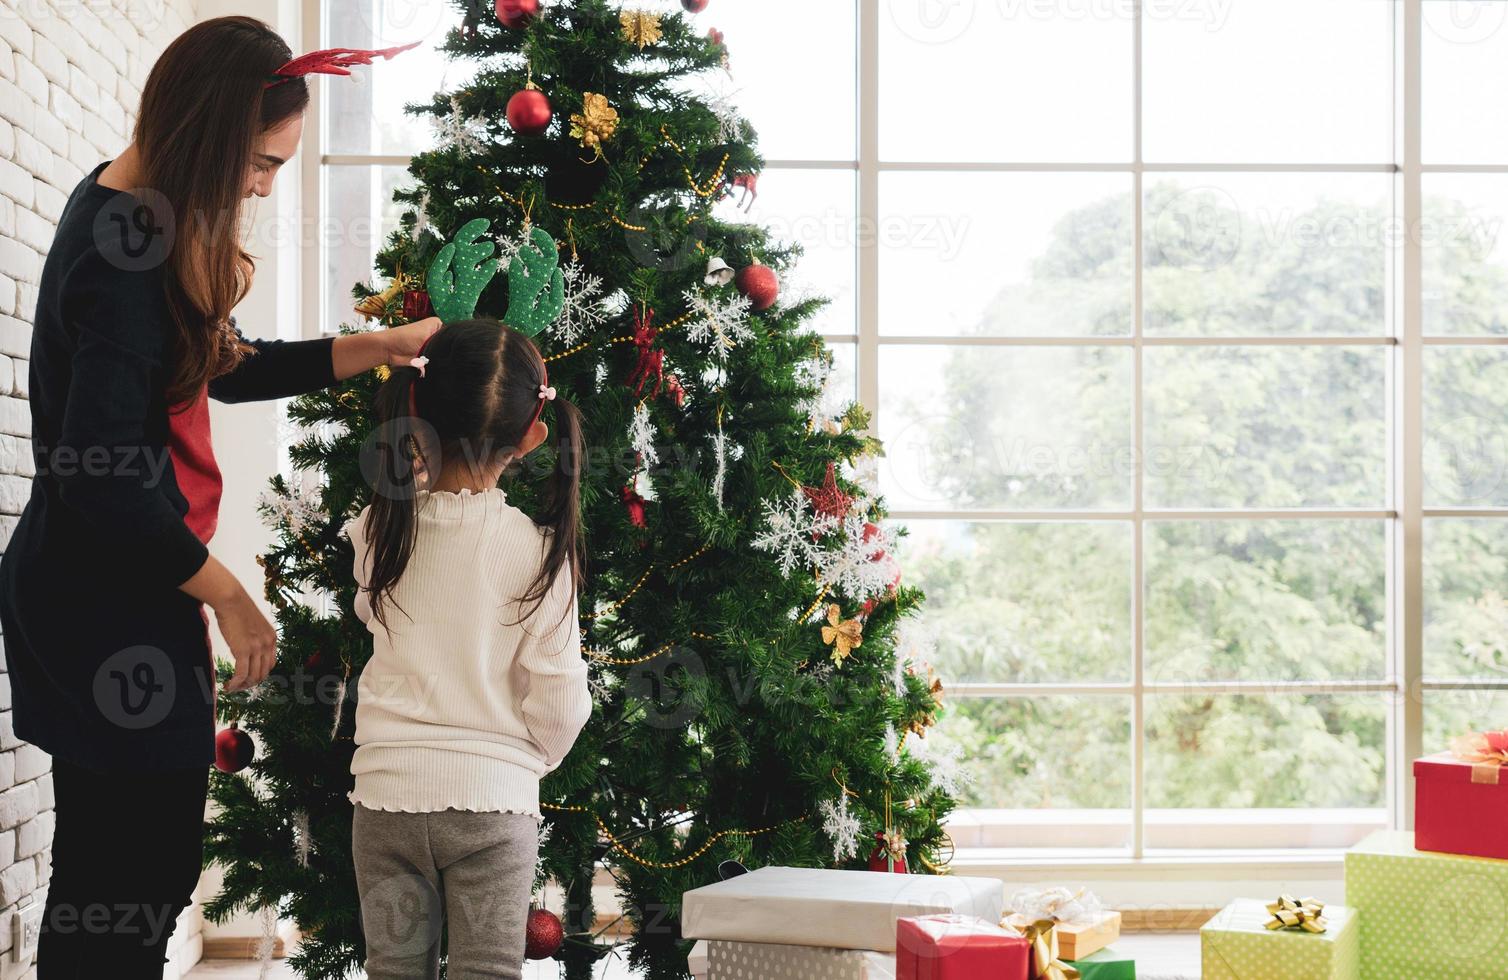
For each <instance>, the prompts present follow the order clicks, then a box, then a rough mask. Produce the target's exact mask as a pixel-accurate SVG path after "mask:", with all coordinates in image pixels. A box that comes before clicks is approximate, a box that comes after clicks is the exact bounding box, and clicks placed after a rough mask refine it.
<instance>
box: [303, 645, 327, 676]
mask: <svg viewBox="0 0 1508 980" xmlns="http://www.w3.org/2000/svg"><path fill="white" fill-rule="evenodd" d="M324 662H325V655H324V654H322V653H320V652H319V651H318V650H315V651H314V652H313V653H311V654H309V659H308V660H305V661H304V670H305V671H306V672H307V673H310V674H312V673H314V672H315V671H316V670H319V667H320V664H323V663H324Z"/></svg>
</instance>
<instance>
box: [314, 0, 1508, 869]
mask: <svg viewBox="0 0 1508 980" xmlns="http://www.w3.org/2000/svg"><path fill="white" fill-rule="evenodd" d="M670 6H673V5H667V9H669V8H670ZM322 10H323V19H324V22H323V24H322V25H320V26H321V27H322V29H323V31H324V37H325V41H326V43H328V44H341V45H354V46H375V45H380V44H391V43H398V42H399V41H408V40H412V39H414V38H416V37H420V36H424V37H427V38H428V39H429V40H430V41H431V42H432V41H435V40H438V38H439V37H440V36H441V35H442V33H443V31H444V30H446V29H447V28H448V27H449V26H450V21H449V20H448V18H450V17H452V16H453V14H452V13H450V11H451V10H452V7H451V6H450V5H449V4H446V3H442V2H439V0H434V2H432V3H413V4H408V5H392V4H386V3H381V2H379V0H326V2H325V3H324V4H323V5H322ZM394 11H400V12H401V13H402V15H403V16H402V18H399V17H398V16H397V15H396V14H394ZM702 17H703V18H704V19H706V20H707V21H708V23H710V24H716V26H718V27H719V28H721V29H722V30H723V31H724V32H725V33H726V35H727V37H728V39H729V44H730V49H731V52H732V58H733V62H732V64H733V69H734V75H733V76H732V78H723V79H713V80H712V82H711V84H713V85H714V87H715V89H716V88H720V89H721V94H726V95H729V96H730V97H732V98H733V99H734V100H735V101H737V102H738V103H739V104H740V105H741V106H742V107H743V109H744V110H745V112H746V114H747V115H749V117H750V118H751V120H752V121H753V123H754V125H755V126H756V127H757V128H758V129H759V130H760V133H761V139H762V148H763V150H764V152H765V154H766V156H767V157H769V169H768V170H767V171H766V173H765V174H764V176H763V177H762V178H761V181H760V188H759V190H760V193H759V197H758V199H757V201H755V202H754V204H753V206H752V208H751V209H750V210H749V211H748V220H753V221H760V222H763V223H766V224H768V225H770V226H772V227H774V228H775V229H776V230H777V232H779V233H780V234H782V235H783V236H784V237H787V238H792V239H796V240H799V241H801V242H802V243H803V244H804V245H805V246H806V248H807V257H806V259H805V261H804V263H803V265H802V267H801V269H800V272H799V273H798V275H797V277H796V281H795V282H791V283H788V284H787V288H788V289H795V290H808V289H809V290H812V291H815V292H821V293H825V294H827V295H830V296H832V297H834V299H835V302H834V303H833V304H832V306H831V307H830V308H828V309H827V310H826V311H825V313H824V314H823V319H822V320H821V321H820V323H819V324H818V325H817V328H818V329H819V331H820V332H821V333H822V334H823V335H824V336H825V337H826V338H827V340H828V342H829V344H831V345H832V346H833V348H834V350H835V352H836V353H837V355H838V363H839V366H840V370H841V376H842V377H843V378H845V379H847V381H848V383H849V385H850V386H851V387H850V388H849V390H853V391H857V392H858V393H859V394H860V395H861V397H862V400H863V401H864V402H865V403H866V404H867V405H868V406H869V407H870V408H871V409H872V410H873V411H874V412H875V419H876V424H877V427H878V430H879V434H880V435H881V436H882V437H883V439H884V440H885V442H886V445H887V450H888V455H887V457H886V458H885V460H884V461H883V463H882V466H881V470H880V477H881V485H882V487H881V488H882V490H883V491H884V492H885V494H886V495H887V497H888V499H889V502H890V505H891V507H892V509H893V520H894V521H895V522H896V523H897V524H898V525H901V526H903V527H904V528H905V529H906V531H907V532H908V535H907V538H906V540H905V543H904V546H903V555H902V560H903V566H904V568H905V571H906V575H907V576H908V579H909V580H910V581H912V582H914V583H917V584H920V585H922V586H924V587H925V588H926V589H927V591H928V594H929V604H928V611H927V613H926V615H925V617H924V621H923V623H922V624H921V627H922V630H923V631H924V632H926V633H928V634H930V636H931V637H932V639H933V640H934V641H935V643H936V645H937V652H936V654H935V656H934V658H933V662H934V664H935V666H936V667H937V668H938V671H939V673H940V674H941V675H942V676H944V677H945V678H946V679H947V683H948V690H947V696H948V699H949V703H950V709H949V711H948V714H947V716H946V718H945V720H944V723H943V725H942V726H941V727H940V728H939V729H936V730H934V732H933V733H932V734H930V735H929V740H931V741H930V744H929V748H930V749H933V750H934V751H937V750H938V749H939V748H943V747H946V748H947V749H948V750H952V751H958V752H960V753H962V757H963V759H964V760H965V761H966V764H967V767H968V769H969V770H970V771H971V772H972V773H973V777H974V778H973V780H972V785H971V786H969V788H968V789H967V790H966V791H965V794H964V795H965V800H966V803H967V806H968V811H967V812H966V813H963V814H960V817H959V820H958V822H957V827H958V833H957V834H956V835H955V836H957V837H958V838H959V843H960V844H961V845H968V844H976V845H997V846H1009V847H1012V848H1027V849H1040V850H1038V853H1051V849H1053V848H1062V847H1072V848H1075V849H1076V850H1078V851H1083V850H1084V849H1085V848H1086V847H1088V848H1090V849H1099V850H1101V851H1102V852H1104V853H1105V854H1110V855H1118V856H1121V857H1125V856H1130V857H1133V858H1141V857H1144V856H1147V855H1149V854H1156V853H1158V852H1162V851H1176V850H1179V849H1188V848H1262V847H1274V848H1292V847H1305V846H1313V847H1324V848H1333V847H1342V846H1346V845H1348V844H1349V843H1351V842H1353V841H1354V840H1355V839H1357V838H1358V837H1359V836H1360V835H1361V834H1363V833H1364V832H1365V831H1366V830H1368V829H1370V828H1373V827H1376V826H1383V825H1387V824H1389V823H1393V824H1397V825H1406V824H1407V823H1408V822H1409V819H1410V817H1409V813H1410V809H1411V803H1410V800H1411V788H1412V780H1411V778H1410V775H1409V770H1408V766H1407V762H1408V760H1409V759H1411V758H1413V757H1415V756H1417V755H1420V754H1422V753H1423V752H1425V751H1435V750H1437V749H1439V748H1443V747H1444V746H1445V745H1446V743H1447V742H1448V739H1449V737H1450V736H1451V735H1454V734H1459V733H1462V732H1465V731H1468V730H1471V729H1474V728H1480V727H1482V726H1484V725H1488V724H1491V723H1492V722H1493V720H1494V718H1501V717H1502V714H1501V712H1502V711H1503V710H1504V709H1505V707H1508V640H1505V639H1504V638H1505V637H1508V246H1504V245H1503V243H1502V242H1500V240H1499V235H1500V232H1501V229H1502V227H1503V224H1504V222H1505V220H1508V136H1504V135H1503V134H1504V133H1505V132H1508V126H1505V125H1494V123H1495V122H1496V123H1503V122H1508V120H1505V119H1504V118H1503V115H1504V112H1505V110H1504V109H1503V107H1502V105H1501V104H1500V103H1501V100H1500V99H1497V98H1496V97H1495V96H1494V94H1493V93H1496V92H1499V91H1501V90H1502V88H1503V86H1504V84H1505V83H1508V68H1505V67H1504V66H1505V65H1508V5H1503V4H1500V3H1496V2H1452V0H1430V2H1424V0H1326V2H1325V3H1314V2H1313V0H1226V2H1221V3H1201V2H1198V0H1195V2H1184V0H1178V2H1164V0H1140V2H1137V3H1132V2H1130V0H1127V2H1104V3H1099V2H1081V0H1055V2H1047V3H1038V2H1014V0H967V2H962V3H952V4H927V3H911V2H898V0H824V2H823V3H821V4H811V3H799V2H797V0H769V2H766V3H761V4H743V3H722V4H717V5H714V6H713V7H712V8H709V11H708V13H706V14H703V15H702ZM398 19H405V22H404V23H401V24H400V23H397V22H396V21H397V20H398ZM793 64H797V65H800V66H801V70H800V71H791V70H790V67H789V66H791V65H793ZM464 70H465V69H464V68H463V67H461V66H451V65H448V64H447V63H446V62H444V61H443V59H440V58H439V56H437V55H433V54H431V55H430V56H429V58H428V59H426V58H424V57H421V56H419V52H417V51H416V52H414V53H413V55H406V56H405V59H404V60H403V61H401V62H396V63H395V65H394V67H393V69H392V70H390V71H384V72H373V73H371V74H370V75H368V76H364V77H363V79H362V81H361V82H360V83H359V84H355V85H353V84H352V83H350V82H342V83H341V84H340V85H337V86H329V85H328V84H324V83H322V91H323V96H322V98H321V99H320V100H319V102H318V105H319V114H320V116H321V118H322V119H323V123H322V124H321V125H318V126H316V127H315V128H314V130H315V131H314V132H313V133H311V136H313V137H315V138H317V139H318V141H319V143H318V147H317V150H316V153H315V154H314V160H313V162H312V163H311V164H310V167H309V169H308V170H307V171H306V177H307V179H306V185H305V186H306V188H307V189H308V190H309V193H313V194H318V195H319V200H320V208H321V214H322V215H324V216H329V215H337V214H338V215H343V216H345V215H352V214H355V215H362V216H366V217H367V218H368V221H367V226H368V227H369V228H370V229H372V232H371V234H370V236H369V237H367V238H362V236H361V235H357V234H352V235H349V236H346V237H345V238H343V239H341V240H339V241H332V242H330V243H328V244H326V245H325V246H324V247H323V251H322V253H321V254H320V256H319V258H318V260H317V261H311V262H310V264H309V265H308V266H307V268H308V269H309V274H310V276H311V280H310V287H311V288H310V292H311V293H313V292H315V291H316V290H323V291H324V292H320V293H317V295H318V296H319V297H320V298H319V299H317V300H312V301H311V302H313V303H315V304H316V305H315V307H314V308H313V310H312V312H313V313H314V315H315V317H316V318H317V319H318V320H319V322H321V324H322V325H323V326H324V327H325V328H327V329H328V328H331V327H333V326H334V325H335V324H337V323H339V322H340V321H341V320H342V319H344V318H345V317H346V316H347V313H346V309H347V307H348V306H349V303H348V301H347V297H346V294H345V291H344V284H345V283H347V282H350V281H355V280H357V279H361V278H364V277H366V276H368V275H369V274H370V265H371V258H372V253H373V252H374V251H375V247H376V242H378V241H380V240H381V236H382V234H384V233H385V229H388V228H390V227H391V226H392V222H393V221H394V220H395V218H396V214H394V213H393V212H392V211H391V205H390V204H389V203H388V202H389V200H390V193H391V190H392V188H393V187H394V186H395V185H396V184H397V182H399V181H401V180H403V179H404V172H403V166H404V164H405V161H406V157H407V155H408V154H409V153H411V152H413V151H415V150H417V149H421V148H423V147H424V146H426V145H427V141H428V139H429V136H428V134H427V133H425V132H416V131H414V129H413V124H412V122H411V121H409V120H407V119H406V118H405V117H403V116H402V114H401V111H400V109H401V103H402V102H403V101H404V100H405V95H404V93H410V92H420V91H422V92H429V91H431V90H434V89H438V88H440V87H441V86H442V85H455V84H458V83H460V82H462V81H464V78H462V77H460V76H459V75H458V74H457V73H458V72H462V71H464ZM447 73H449V74H447ZM725 206H726V207H728V208H729V209H730V210H729V212H728V213H729V214H730V215H732V214H737V213H740V212H737V211H735V210H733V209H735V208H736V207H738V205H737V204H736V203H735V202H729V203H728V204H727V205H725ZM345 227H347V228H350V227H352V225H351V224H347V225H345Z"/></svg>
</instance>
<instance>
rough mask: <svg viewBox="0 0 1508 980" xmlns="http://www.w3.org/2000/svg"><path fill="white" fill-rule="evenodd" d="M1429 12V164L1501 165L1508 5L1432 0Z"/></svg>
mask: <svg viewBox="0 0 1508 980" xmlns="http://www.w3.org/2000/svg"><path fill="white" fill-rule="evenodd" d="M1422 6H1423V8H1424V33H1423V37H1422V48H1423V51H1422V55H1423V58H1424V65H1423V85H1424V92H1423V107H1422V112H1423V115H1424V118H1423V129H1422V134H1421V135H1422V138H1423V141H1424V145H1423V153H1424V161H1425V162H1426V163H1499V162H1501V161H1502V159H1503V158H1504V157H1505V156H1508V103H1505V102H1504V101H1503V99H1501V98H1500V97H1499V95H1498V93H1500V92H1502V91H1503V90H1504V87H1505V86H1508V4H1504V3H1502V2H1501V0H1476V2H1470V3H1466V2H1459V0H1430V2H1428V3H1425V4H1422Z"/></svg>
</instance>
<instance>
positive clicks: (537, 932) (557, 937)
mask: <svg viewBox="0 0 1508 980" xmlns="http://www.w3.org/2000/svg"><path fill="white" fill-rule="evenodd" d="M563 942H565V927H564V926H562V925H561V924H560V917H559V916H557V915H556V914H555V913H554V912H551V911H550V910H549V909H530V910H529V922H528V925H527V926H526V927H525V928H524V955H525V956H526V957H528V958H529V959H531V960H547V959H549V958H550V957H552V956H554V955H555V954H556V953H557V952H559V951H560V945H561V943H563Z"/></svg>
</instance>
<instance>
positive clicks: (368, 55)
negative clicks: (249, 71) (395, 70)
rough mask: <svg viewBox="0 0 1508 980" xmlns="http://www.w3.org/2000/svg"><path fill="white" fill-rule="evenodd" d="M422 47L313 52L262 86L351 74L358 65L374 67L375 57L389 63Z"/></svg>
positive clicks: (341, 49) (277, 72)
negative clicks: (314, 77)
mask: <svg viewBox="0 0 1508 980" xmlns="http://www.w3.org/2000/svg"><path fill="white" fill-rule="evenodd" d="M418 46H419V42H418V41H415V42H414V43H412V44H400V45H399V46H398V47H396V48H379V49H377V50H375V51H369V50H366V49H364V48H326V49H325V50H323V51H310V52H309V53H308V54H301V55H299V56H298V57H297V58H294V59H293V60H292V61H290V62H288V63H287V64H285V65H283V67H281V68H279V69H278V70H277V71H274V72H273V73H272V74H273V75H274V76H276V77H274V78H273V79H272V80H271V81H269V82H268V83H267V84H266V85H264V86H262V87H263V88H272V87H273V86H274V85H281V84H282V83H283V82H286V81H288V80H289V79H291V78H303V77H304V76H305V75H349V74H351V71H350V70H351V68H353V67H355V66H356V65H370V64H371V63H372V59H374V58H382V59H383V60H387V59H388V58H392V57H394V56H396V55H400V54H402V53H403V52H405V51H407V50H408V49H409V48H417V47H418Z"/></svg>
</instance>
